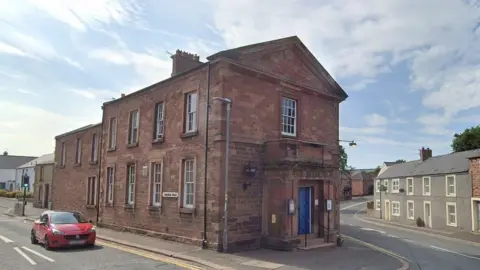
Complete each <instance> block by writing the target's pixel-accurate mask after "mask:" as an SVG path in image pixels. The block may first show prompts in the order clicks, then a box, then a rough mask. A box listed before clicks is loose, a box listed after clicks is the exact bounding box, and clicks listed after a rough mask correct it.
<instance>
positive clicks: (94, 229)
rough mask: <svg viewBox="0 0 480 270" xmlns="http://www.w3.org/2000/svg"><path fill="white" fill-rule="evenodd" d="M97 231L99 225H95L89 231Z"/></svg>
mask: <svg viewBox="0 0 480 270" xmlns="http://www.w3.org/2000/svg"><path fill="white" fill-rule="evenodd" d="M96 231H97V227H95V226H93V227H92V228H91V229H90V230H89V231H88V232H96Z"/></svg>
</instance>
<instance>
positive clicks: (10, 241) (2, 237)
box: [0, 235, 13, 243]
mask: <svg viewBox="0 0 480 270" xmlns="http://www.w3.org/2000/svg"><path fill="white" fill-rule="evenodd" d="M0 239H2V240H3V242H5V243H13V240H10V239H8V238H7V237H5V236H3V235H0Z"/></svg>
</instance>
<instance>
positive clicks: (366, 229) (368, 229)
mask: <svg viewBox="0 0 480 270" xmlns="http://www.w3.org/2000/svg"><path fill="white" fill-rule="evenodd" d="M360 230H364V231H372V232H374V231H376V230H374V229H370V228H360Z"/></svg>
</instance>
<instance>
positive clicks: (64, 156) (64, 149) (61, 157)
mask: <svg viewBox="0 0 480 270" xmlns="http://www.w3.org/2000/svg"><path fill="white" fill-rule="evenodd" d="M66 154H67V149H66V148H65V142H62V153H61V155H60V166H65V160H66Z"/></svg>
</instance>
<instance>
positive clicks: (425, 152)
mask: <svg viewBox="0 0 480 270" xmlns="http://www.w3.org/2000/svg"><path fill="white" fill-rule="evenodd" d="M431 157H432V150H431V149H430V148H426V149H425V148H424V147H422V149H420V160H421V161H425V160H427V159H429V158H431Z"/></svg>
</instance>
